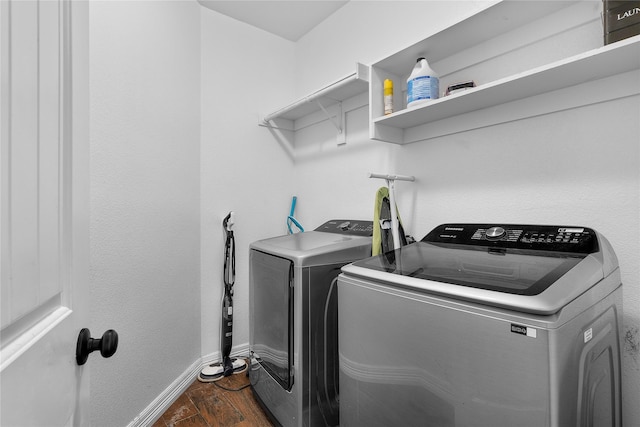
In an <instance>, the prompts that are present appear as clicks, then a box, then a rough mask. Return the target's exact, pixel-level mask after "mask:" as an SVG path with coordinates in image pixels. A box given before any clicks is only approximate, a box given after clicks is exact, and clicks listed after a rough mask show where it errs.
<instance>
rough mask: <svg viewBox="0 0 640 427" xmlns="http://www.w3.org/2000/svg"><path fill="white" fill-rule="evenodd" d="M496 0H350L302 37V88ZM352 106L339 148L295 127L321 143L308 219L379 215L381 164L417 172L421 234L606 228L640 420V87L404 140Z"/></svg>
mask: <svg viewBox="0 0 640 427" xmlns="http://www.w3.org/2000/svg"><path fill="white" fill-rule="evenodd" d="M599 3H600V2H594V4H595V5H596V6H598V4H599ZM487 4H488V3H485V4H482V2H369V1H357V2H355V1H352V2H349V3H348V4H347V5H346V6H344V7H343V8H341V9H340V10H338V11H337V12H336V13H335V14H334V15H332V16H331V17H329V19H327V20H326V21H325V22H323V23H322V24H320V25H319V26H318V27H316V28H315V29H314V30H313V31H312V32H311V33H309V34H308V35H306V36H305V37H303V38H302V39H301V40H300V41H299V42H298V43H297V44H296V70H297V71H296V76H297V79H296V87H297V91H298V95H299V96H300V95H303V94H305V93H308V92H310V91H312V90H314V89H317V88H318V87H321V86H322V85H324V84H325V83H327V82H330V81H332V80H335V79H337V78H338V77H340V76H342V75H345V74H347V73H349V72H353V63H354V62H355V61H359V62H364V63H371V62H374V61H376V60H378V59H381V58H383V57H386V56H387V55H389V54H391V53H393V52H394V51H396V50H399V49H402V48H404V47H406V46H407V45H410V44H412V43H414V42H416V41H418V40H420V39H422V38H424V37H425V36H428V35H429V34H430V33H432V32H434V31H435V30H437V29H441V28H443V27H445V26H447V25H449V24H451V23H453V22H455V21H457V20H459V19H461V18H462V17H463V16H464V15H467V14H469V11H470V10H474V9H475V10H479V9H480V8H482V7H484V6H486V5H487ZM428 12H430V13H429V14H428ZM424 16H429V18H428V19H426V20H425V19H424V18H423V17H424ZM359 23H361V24H359ZM383 23H384V24H383ZM588 31H589V32H590V36H589V38H588V39H584V38H581V41H580V42H581V43H585V44H586V48H587V49H588V48H589V43H593V42H594V40H595V41H596V42H597V43H600V40H601V39H600V33H599V32H597V31H598V28H596V29H595V31H596V32H597V33H596V34H595V35H594V34H593V28H590V29H589V30H588ZM593 47H596V46H595V45H594V46H593ZM551 48H555V49H558V50H559V49H567V50H569V51H570V50H571V49H572V48H575V49H578V50H579V49H582V48H583V46H566V45H564V44H558V45H557V46H553V45H552V46H551ZM543 50H546V48H545V49H543ZM534 52H535V53H533V55H538V56H540V55H543V53H542V51H535V49H534ZM546 54H553V52H551V53H549V52H545V53H544V55H546ZM568 54H570V53H568ZM317 58H331V61H328V62H322V61H318V60H317ZM541 59H542V58H541ZM312 60H313V61H312ZM527 60H531V58H527ZM534 60H535V58H534ZM407 67H408V68H410V67H411V64H408V65H407ZM634 76H635V77H634ZM626 77H627V80H625V77H624V76H623V77H620V78H614V79H610V80H609V81H607V82H601V83H599V84H598V85H597V86H596V88H595V89H594V88H593V87H591V86H589V85H583V86H582V87H578V88H574V90H575V92H579V91H585V93H586V91H589V90H599V91H609V90H610V89H611V88H612V86H614V85H620V84H622V83H623V82H624V81H629V79H628V78H629V77H631V81H635V82H637V72H636V73H635V74H633V75H627V76H626ZM559 96H564V93H555V94H551V95H548V96H543V97H540V98H539V99H538V100H537V101H536V102H542V103H545V102H548V103H553V102H557V100H558V97H559ZM521 107H522V106H520V107H519V105H518V104H517V103H516V104H514V105H513V106H512V108H521ZM350 114H351V116H350V118H349V120H348V123H347V125H348V126H347V140H348V142H347V145H346V146H342V147H337V146H335V143H334V142H335V132H334V131H333V130H332V128H331V126H330V125H328V124H322V125H318V126H314V127H312V128H308V129H305V130H304V132H301V133H300V135H299V136H298V143H299V145H300V146H301V147H304V150H303V152H304V153H312V152H313V150H315V152H314V153H313V154H311V155H305V156H303V158H302V159H300V160H299V161H298V162H297V163H296V168H295V173H296V175H295V176H296V179H295V181H296V183H297V192H298V196H299V201H300V202H301V203H300V217H301V218H300V219H301V221H303V222H306V223H309V224H314V225H317V224H319V223H320V222H322V221H324V220H325V219H327V218H328V217H333V216H353V217H360V218H367V217H369V218H370V217H371V214H372V210H373V200H374V191H375V188H377V187H378V186H379V185H380V184H382V183H381V182H380V183H377V184H376V185H374V184H373V183H371V182H369V181H371V180H367V179H366V178H365V175H366V172H368V171H372V172H382V173H386V172H392V173H399V174H405V175H414V176H415V177H416V179H417V181H416V183H414V184H409V183H403V182H400V183H398V184H397V194H398V195H399V201H398V204H399V207H400V210H401V213H402V215H403V220H404V222H405V226H406V229H407V231H408V232H409V233H411V234H413V235H414V236H415V237H416V238H422V237H423V236H424V235H425V234H426V233H427V232H428V231H430V230H431V229H432V228H433V227H435V226H436V225H438V224H440V223H444V222H454V221H460V222H505V223H507V222H512V223H518V222H521V223H547V224H555V223H561V224H576V225H583V226H589V227H593V228H595V229H597V230H598V231H600V232H602V233H603V234H604V235H605V236H606V237H607V238H608V239H609V240H610V241H611V243H612V245H613V247H614V249H615V250H616V252H617V255H618V257H619V261H620V268H621V272H622V279H623V283H624V326H623V331H622V333H623V335H624V340H623V342H622V348H623V354H622V358H623V360H622V362H623V419H624V420H625V421H626V425H635V423H637V421H638V420H640V409H639V407H638V405H637V402H638V401H639V400H640V354H639V350H638V348H639V342H640V335H639V332H638V331H639V329H640V287H639V284H640V283H639V282H640V271H639V269H640V261H639V260H640V256H639V255H640V242H639V239H638V236H640V221H639V218H640V176H639V171H640V153H639V145H640V124H639V123H638V117H640V99H639V97H638V96H633V97H628V98H622V99H617V100H614V101H608V102H604V103H599V104H595V105H589V106H584V107H580V108H576V109H571V110H568V111H564V112H559V113H555V114H549V115H542V116H539V117H534V118H529V119H525V120H520V121H516V122H512V123H506V124H502V125H497V126H492V127H488V128H484V129H479V130H475V131H470V132H463V133H460V134H456V135H451V136H448V137H442V138H437V139H434V140H430V141H424V142H418V143H414V144H410V145H406V146H401V147H397V146H393V147H384V146H382V145H381V144H382V143H377V142H375V141H369V140H368V139H367V134H366V127H367V123H366V121H367V120H368V118H367V116H366V112H365V111H361V110H357V111H354V112H352V113H350ZM496 158H497V159H499V163H498V164H496V163H495V161H496ZM387 168H388V169H387ZM319 177H322V178H319Z"/></svg>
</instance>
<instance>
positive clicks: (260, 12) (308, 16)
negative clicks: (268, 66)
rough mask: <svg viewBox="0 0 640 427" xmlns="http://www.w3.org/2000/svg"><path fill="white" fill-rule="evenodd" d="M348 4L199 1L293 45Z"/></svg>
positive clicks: (325, 1) (324, 0) (327, 0)
mask: <svg viewBox="0 0 640 427" xmlns="http://www.w3.org/2000/svg"><path fill="white" fill-rule="evenodd" d="M348 1H349V0H344V1H334V0H285V1H272V0H235V1H233V0H198V2H199V3H200V4H202V5H203V6H205V7H207V8H209V9H212V10H215V11H216V12H219V13H222V14H223V15H226V16H229V17H231V18H234V19H237V20H238V21H242V22H244V23H247V24H249V25H253V26H254V27H258V28H261V29H263V30H265V31H268V32H269V33H272V34H275V35H278V36H280V37H284V38H285V39H287V40H291V41H294V42H295V41H298V40H299V39H300V37H302V36H304V35H305V34H307V33H308V32H309V31H310V30H311V29H313V28H314V27H315V26H316V25H318V24H319V23H320V22H322V21H324V20H325V19H326V18H327V17H328V16H329V15H331V14H332V13H333V12H335V11H336V10H338V9H340V8H341V7H342V6H344V5H345V4H347V2H348Z"/></svg>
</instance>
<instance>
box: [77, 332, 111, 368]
mask: <svg viewBox="0 0 640 427" xmlns="http://www.w3.org/2000/svg"><path fill="white" fill-rule="evenodd" d="M117 349H118V333H117V332H116V331H114V330H113V329H109V330H108V331H106V332H105V333H104V334H102V338H100V339H93V338H91V332H89V329H87V328H83V329H82V330H81V331H80V334H79V335H78V343H77V344H76V363H78V365H84V364H85V363H86V362H87V359H88V358H89V354H90V353H91V352H93V351H95V350H100V354H101V355H102V357H111V356H113V354H114V353H115V352H116V350H117Z"/></svg>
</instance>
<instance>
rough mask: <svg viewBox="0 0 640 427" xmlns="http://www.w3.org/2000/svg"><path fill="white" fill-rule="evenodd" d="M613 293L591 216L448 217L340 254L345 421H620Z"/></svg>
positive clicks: (477, 425)
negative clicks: (385, 248) (392, 243)
mask: <svg viewBox="0 0 640 427" xmlns="http://www.w3.org/2000/svg"><path fill="white" fill-rule="evenodd" d="M621 298H622V286H621V280H620V272H619V268H618V261H617V258H616V256H615V254H614V252H613V250H612V248H611V246H610V244H609V242H608V241H607V240H606V239H605V238H604V237H603V236H602V235H600V234H599V233H597V232H595V231H594V230H592V229H589V228H586V227H564V226H560V227H559V226H542V225H495V224H444V225H441V226H439V227H437V228H435V229H434V230H433V231H432V232H430V233H429V234H428V235H427V236H425V238H424V239H422V241H420V242H416V243H414V244H411V245H408V246H405V247H402V248H400V249H398V250H396V251H393V252H388V253H386V254H383V255H380V256H377V257H371V258H368V259H365V260H361V261H358V262H355V263H353V264H350V265H348V266H345V267H344V268H343V273H342V274H341V275H340V276H339V278H338V306H339V309H338V315H339V318H340V330H339V354H340V356H339V359H340V361H339V363H340V414H341V419H340V425H341V426H342V427H350V426H358V427H359V426H368V427H373V426H418V425H420V426H439V427H447V426H456V427H462V426H465V427H467V426H468V427H496V426H510V427H527V426H531V427H541V426H554V427H567V426H620V425H621V397H620V389H621V388H620V334H619V331H620V329H621V322H622V304H621Z"/></svg>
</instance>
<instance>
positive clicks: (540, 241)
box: [422, 224, 598, 253]
mask: <svg viewBox="0 0 640 427" xmlns="http://www.w3.org/2000/svg"><path fill="white" fill-rule="evenodd" d="M422 241H423V242H436V243H454V244H463V245H472V246H489V247H490V248H504V249H508V248H512V249H535V250H541V251H556V252H576V253H593V252H597V251H598V241H597V237H596V233H595V231H593V230H592V229H590V228H586V227H569V226H555V225H515V224H508V225H496V224H443V225H440V226H438V227H436V228H435V229H434V230H433V231H431V232H430V233H429V234H427V235H426V236H425V237H424V239H422Z"/></svg>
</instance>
